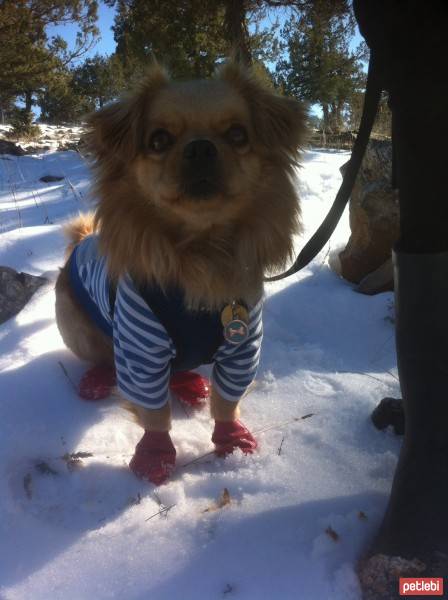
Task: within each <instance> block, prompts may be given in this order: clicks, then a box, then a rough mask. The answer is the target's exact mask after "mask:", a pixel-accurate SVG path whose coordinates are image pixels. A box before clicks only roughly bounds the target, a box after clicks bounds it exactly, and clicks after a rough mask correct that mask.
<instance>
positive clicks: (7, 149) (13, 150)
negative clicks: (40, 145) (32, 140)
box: [0, 140, 25, 156]
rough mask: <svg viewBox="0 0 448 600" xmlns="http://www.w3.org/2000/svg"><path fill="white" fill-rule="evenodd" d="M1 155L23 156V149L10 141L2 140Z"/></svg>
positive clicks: (0, 143)
mask: <svg viewBox="0 0 448 600" xmlns="http://www.w3.org/2000/svg"><path fill="white" fill-rule="evenodd" d="M0 154H11V155H12V156H23V155H24V154H25V151H24V150H23V148H21V147H20V146H18V145H17V144H14V142H10V141H8V140H0Z"/></svg>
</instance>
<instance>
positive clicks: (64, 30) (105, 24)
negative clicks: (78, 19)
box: [47, 2, 115, 60]
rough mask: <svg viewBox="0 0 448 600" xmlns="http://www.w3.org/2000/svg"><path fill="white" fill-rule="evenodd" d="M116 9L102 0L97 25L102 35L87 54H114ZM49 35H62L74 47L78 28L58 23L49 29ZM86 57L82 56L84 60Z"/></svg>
mask: <svg viewBox="0 0 448 600" xmlns="http://www.w3.org/2000/svg"><path fill="white" fill-rule="evenodd" d="M114 15H115V9H114V8H110V7H109V6H106V5H105V4H103V3H102V2H100V4H99V9H98V21H97V27H98V29H99V30H100V37H99V38H98V41H97V43H96V44H95V46H94V47H93V48H92V49H91V50H90V51H89V52H88V53H87V56H94V55H95V54H97V53H99V54H112V52H113V51H114V50H115V41H114V34H113V31H112V29H111V28H112V25H113V24H114ZM47 32H48V35H49V36H53V35H60V36H61V37H62V38H64V40H65V41H66V42H68V44H69V47H73V46H74V44H75V39H76V32H77V28H76V27H75V26H74V25H71V24H69V25H58V26H56V27H49V28H48V29H47ZM83 59H84V57H82V58H81V60H83Z"/></svg>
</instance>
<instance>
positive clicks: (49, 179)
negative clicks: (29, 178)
mask: <svg viewBox="0 0 448 600" xmlns="http://www.w3.org/2000/svg"><path fill="white" fill-rule="evenodd" d="M63 179H64V178H63V177H61V176H60V175H44V176H43V177H40V178H39V181H43V182H44V183H52V182H53V181H62V180H63Z"/></svg>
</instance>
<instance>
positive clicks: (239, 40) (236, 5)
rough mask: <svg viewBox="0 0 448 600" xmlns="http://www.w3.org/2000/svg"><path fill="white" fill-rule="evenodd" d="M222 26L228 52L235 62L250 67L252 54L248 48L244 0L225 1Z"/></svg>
mask: <svg viewBox="0 0 448 600" xmlns="http://www.w3.org/2000/svg"><path fill="white" fill-rule="evenodd" d="M224 25H225V29H226V33H227V38H228V40H229V47H230V51H231V52H233V53H234V56H235V58H236V60H237V61H238V62H241V63H242V64H245V65H251V64H252V54H251V51H250V46H249V32H248V30H247V21H246V7H245V5H244V0H227V2H226V12H225V15H224Z"/></svg>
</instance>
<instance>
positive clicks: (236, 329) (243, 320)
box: [221, 301, 249, 345]
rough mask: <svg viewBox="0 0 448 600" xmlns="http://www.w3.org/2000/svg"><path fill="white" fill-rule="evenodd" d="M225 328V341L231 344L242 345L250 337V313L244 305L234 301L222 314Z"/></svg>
mask: <svg viewBox="0 0 448 600" xmlns="http://www.w3.org/2000/svg"><path fill="white" fill-rule="evenodd" d="M221 323H222V324H223V327H224V339H225V340H226V341H227V342H229V343H230V344H235V345H237V344H241V343H242V342H245V341H246V340H247V338H248V337H249V325H248V324H249V313H248V312H247V308H246V307H245V306H243V305H242V304H238V303H237V302H236V301H233V302H232V303H231V304H227V305H226V306H225V307H224V309H223V311H222V313H221Z"/></svg>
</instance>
